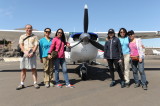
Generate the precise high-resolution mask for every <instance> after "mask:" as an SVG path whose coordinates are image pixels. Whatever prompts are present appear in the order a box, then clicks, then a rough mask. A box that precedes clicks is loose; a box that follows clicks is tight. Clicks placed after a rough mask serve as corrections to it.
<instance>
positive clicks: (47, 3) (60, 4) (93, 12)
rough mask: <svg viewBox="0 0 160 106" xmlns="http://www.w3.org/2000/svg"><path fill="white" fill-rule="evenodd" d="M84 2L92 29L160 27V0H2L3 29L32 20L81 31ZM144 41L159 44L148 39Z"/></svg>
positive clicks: (40, 25) (40, 24)
mask: <svg viewBox="0 0 160 106" xmlns="http://www.w3.org/2000/svg"><path fill="white" fill-rule="evenodd" d="M85 4H87V5H88V8H89V10H88V11H89V29H88V30H89V31H90V32H95V31H97V32H106V31H107V30H108V29H109V28H114V29H115V31H118V30H119V29H120V28H121V27H124V28H126V29H127V30H131V29H132V30H135V31H159V30H160V14H159V13H160V6H159V4H160V0H0V29H7V30H12V29H16V28H23V27H24V26H25V25H26V24H31V25H33V28H35V29H37V30H44V28H46V27H50V28H51V29H52V30H57V29H58V28H63V29H64V31H65V32H73V31H76V32H82V31H83V15H84V5H85ZM158 40H160V39H158ZM158 40H157V39H154V41H158ZM154 41H152V42H154ZM143 42H144V43H145V45H147V44H150V45H157V44H152V43H148V42H150V41H148V40H143ZM147 46H148V45H147ZM158 46H159V47H160V44H159V45H158Z"/></svg>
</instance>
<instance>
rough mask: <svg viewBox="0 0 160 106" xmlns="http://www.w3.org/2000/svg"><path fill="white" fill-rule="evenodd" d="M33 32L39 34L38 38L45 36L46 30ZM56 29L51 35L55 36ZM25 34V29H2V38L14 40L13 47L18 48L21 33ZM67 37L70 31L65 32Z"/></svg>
mask: <svg viewBox="0 0 160 106" xmlns="http://www.w3.org/2000/svg"><path fill="white" fill-rule="evenodd" d="M32 32H33V34H35V35H36V36H38V39H40V38H42V37H44V31H32ZM55 33H56V32H55V31H54V32H52V33H51V35H50V36H51V37H54V36H55ZM22 34H25V30H0V38H1V39H0V40H2V39H5V40H7V41H12V47H13V49H16V48H17V45H18V42H19V37H20V35H22ZM65 35H66V38H68V36H69V32H65Z"/></svg>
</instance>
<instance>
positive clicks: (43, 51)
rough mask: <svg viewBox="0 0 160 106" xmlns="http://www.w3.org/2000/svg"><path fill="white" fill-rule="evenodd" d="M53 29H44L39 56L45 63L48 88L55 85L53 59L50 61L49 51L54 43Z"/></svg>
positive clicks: (45, 82) (45, 81)
mask: <svg viewBox="0 0 160 106" xmlns="http://www.w3.org/2000/svg"><path fill="white" fill-rule="evenodd" d="M50 34H51V29H50V28H45V29H44V37H43V38H41V39H40V41H39V54H40V59H41V60H40V61H41V63H43V67H44V84H45V87H46V88H48V87H50V86H54V85H53V59H48V51H49V48H50V45H51V43H52V38H50Z"/></svg>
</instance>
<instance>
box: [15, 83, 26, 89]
mask: <svg viewBox="0 0 160 106" xmlns="http://www.w3.org/2000/svg"><path fill="white" fill-rule="evenodd" d="M23 88H25V86H24V85H22V84H20V85H19V86H18V87H17V88H16V90H20V89H23Z"/></svg>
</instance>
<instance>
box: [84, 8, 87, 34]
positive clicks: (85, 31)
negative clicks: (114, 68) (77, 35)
mask: <svg viewBox="0 0 160 106" xmlns="http://www.w3.org/2000/svg"><path fill="white" fill-rule="evenodd" d="M87 32H88V6H87V5H85V6H84V33H87Z"/></svg>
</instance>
